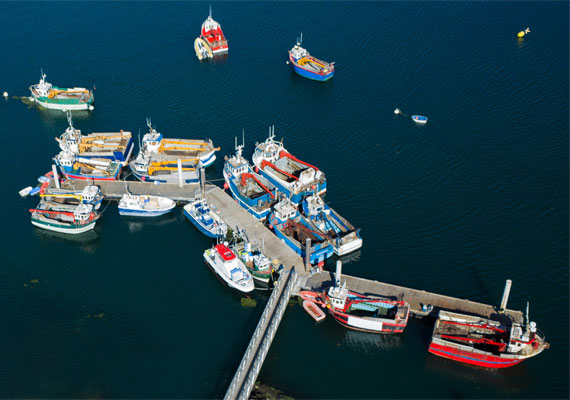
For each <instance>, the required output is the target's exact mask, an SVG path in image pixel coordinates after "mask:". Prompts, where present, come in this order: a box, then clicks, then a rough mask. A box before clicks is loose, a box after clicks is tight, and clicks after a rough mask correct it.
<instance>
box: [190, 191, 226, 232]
mask: <svg viewBox="0 0 570 400" xmlns="http://www.w3.org/2000/svg"><path fill="white" fill-rule="evenodd" d="M184 215H185V216H186V218H188V219H189V220H190V222H192V223H193V224H194V226H196V228H198V230H199V231H200V232H202V233H203V234H204V235H206V236H209V237H212V238H221V237H224V236H225V235H226V232H227V230H228V227H227V225H226V223H225V222H224V221H222V219H221V218H220V217H219V216H218V215H217V214H216V213H215V212H214V211H212V209H211V208H210V207H209V206H208V204H207V203H206V200H204V199H201V198H198V199H196V200H194V201H193V202H191V203H188V204H186V205H185V206H184Z"/></svg>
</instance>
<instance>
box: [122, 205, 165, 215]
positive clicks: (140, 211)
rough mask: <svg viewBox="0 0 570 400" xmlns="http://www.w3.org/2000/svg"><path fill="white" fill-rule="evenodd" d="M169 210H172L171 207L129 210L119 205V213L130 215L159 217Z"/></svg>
mask: <svg viewBox="0 0 570 400" xmlns="http://www.w3.org/2000/svg"><path fill="white" fill-rule="evenodd" d="M170 211H172V208H169V209H168V210H160V211H144V210H130V209H128V208H120V207H119V214H120V215H125V216H130V217H160V216H161V215H164V214H168V213H169V212H170Z"/></svg>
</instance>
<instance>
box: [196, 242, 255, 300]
mask: <svg viewBox="0 0 570 400" xmlns="http://www.w3.org/2000/svg"><path fill="white" fill-rule="evenodd" d="M204 260H205V261H206V263H207V264H208V265H209V266H210V267H211V268H212V269H213V270H214V272H215V273H216V274H217V275H218V276H220V278H222V279H223V280H224V282H226V283H227V285H228V286H229V287H231V288H233V289H237V290H239V291H240V292H244V293H249V292H251V291H253V289H254V288H255V285H254V283H253V278H252V277H251V275H250V273H249V272H248V270H247V268H246V266H245V264H244V263H243V261H241V259H239V258H238V257H237V256H236V255H235V253H234V252H233V251H232V250H231V249H230V248H229V247H228V244H227V242H224V243H220V244H217V245H214V246H212V248H210V249H207V250H206V251H204Z"/></svg>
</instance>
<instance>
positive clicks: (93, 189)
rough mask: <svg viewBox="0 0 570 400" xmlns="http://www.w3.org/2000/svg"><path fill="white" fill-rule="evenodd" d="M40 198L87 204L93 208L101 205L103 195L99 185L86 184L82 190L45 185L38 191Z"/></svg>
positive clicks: (63, 203) (65, 203) (71, 203)
mask: <svg viewBox="0 0 570 400" xmlns="http://www.w3.org/2000/svg"><path fill="white" fill-rule="evenodd" d="M40 192H41V193H40V197H42V199H44V200H46V201H49V202H52V203H54V204H61V205H69V206H78V205H79V204H89V205H91V206H93V209H94V210H98V209H99V208H100V207H101V203H102V202H103V199H104V196H103V193H102V192H101V189H100V188H99V186H95V185H87V186H85V187H84V188H83V189H82V190H75V189H58V188H53V187H52V188H49V187H45V188H44V189H43V191H40Z"/></svg>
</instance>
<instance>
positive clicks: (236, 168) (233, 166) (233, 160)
mask: <svg viewBox="0 0 570 400" xmlns="http://www.w3.org/2000/svg"><path fill="white" fill-rule="evenodd" d="M242 150H243V145H239V146H237V147H236V154H235V155H234V156H231V157H230V158H229V159H228V160H227V162H226V167H227V169H228V172H230V173H231V174H232V175H233V176H236V177H239V176H240V175H241V174H244V173H246V172H249V163H248V162H247V160H246V159H245V158H243V157H242V155H241V153H242Z"/></svg>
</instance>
